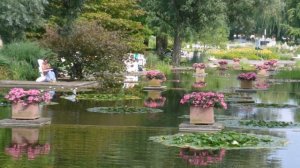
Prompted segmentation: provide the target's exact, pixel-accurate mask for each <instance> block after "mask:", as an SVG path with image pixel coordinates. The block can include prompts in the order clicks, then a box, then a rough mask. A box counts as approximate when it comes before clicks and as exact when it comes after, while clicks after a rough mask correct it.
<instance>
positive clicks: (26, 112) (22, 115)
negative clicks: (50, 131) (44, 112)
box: [11, 103, 40, 120]
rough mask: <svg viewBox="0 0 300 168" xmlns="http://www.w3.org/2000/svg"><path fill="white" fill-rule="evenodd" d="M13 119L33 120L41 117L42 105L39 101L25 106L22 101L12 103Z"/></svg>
mask: <svg viewBox="0 0 300 168" xmlns="http://www.w3.org/2000/svg"><path fill="white" fill-rule="evenodd" d="M11 118H12V119H19V120H33V119H38V118H40V107H39V104H38V103H33V104H28V105H26V106H23V105H22V103H13V104H12V116H11Z"/></svg>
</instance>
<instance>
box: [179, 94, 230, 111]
mask: <svg viewBox="0 0 300 168" xmlns="http://www.w3.org/2000/svg"><path fill="white" fill-rule="evenodd" d="M180 103H181V104H189V105H192V106H197V107H201V108H209V107H217V108H218V107H222V108H224V109H227V104H226V103H225V100H224V95H223V94H220V93H214V92H192V93H190V94H185V95H184V96H183V97H182V98H181V100H180Z"/></svg>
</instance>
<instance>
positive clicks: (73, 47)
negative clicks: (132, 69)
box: [43, 22, 128, 79]
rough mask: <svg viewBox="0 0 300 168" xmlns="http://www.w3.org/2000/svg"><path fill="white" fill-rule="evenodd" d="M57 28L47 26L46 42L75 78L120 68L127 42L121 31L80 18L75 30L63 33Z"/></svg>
mask: <svg viewBox="0 0 300 168" xmlns="http://www.w3.org/2000/svg"><path fill="white" fill-rule="evenodd" d="M57 32H58V29H52V28H50V29H48V30H47V33H46V34H45V36H44V38H43V43H44V45H45V46H48V47H49V48H51V49H53V51H55V52H56V53H58V57H59V58H64V59H65V60H66V61H65V62H64V64H62V65H61V66H65V67H67V68H68V69H67V70H68V72H69V74H70V75H71V77H72V78H77V79H83V78H88V77H95V76H96V74H95V72H97V73H103V72H110V73H115V72H120V71H122V70H123V68H124V63H123V60H124V58H125V54H126V53H127V51H128V50H127V44H125V42H124V40H122V36H121V34H120V33H119V32H111V31H107V30H105V29H104V28H102V27H101V26H100V25H98V24H97V23H96V22H77V23H76V24H74V27H73V29H72V32H71V33H70V34H69V35H67V36H60V35H59V34H58V33H57Z"/></svg>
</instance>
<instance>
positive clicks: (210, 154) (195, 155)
mask: <svg viewBox="0 0 300 168" xmlns="http://www.w3.org/2000/svg"><path fill="white" fill-rule="evenodd" d="M225 154H226V151H225V149H221V150H193V149H189V148H182V149H180V153H179V156H180V157H181V158H183V159H184V160H186V161H188V163H189V164H191V165H194V166H206V165H209V164H213V163H218V162H220V161H222V160H223V158H224V156H225Z"/></svg>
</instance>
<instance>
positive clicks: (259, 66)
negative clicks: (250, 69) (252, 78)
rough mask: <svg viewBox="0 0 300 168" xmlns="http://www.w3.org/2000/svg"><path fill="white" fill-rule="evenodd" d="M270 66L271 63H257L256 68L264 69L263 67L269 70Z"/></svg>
mask: <svg viewBox="0 0 300 168" xmlns="http://www.w3.org/2000/svg"><path fill="white" fill-rule="evenodd" d="M269 68H270V66H269V65H265V64H263V65H256V69H257V70H263V69H265V70H268V69H269Z"/></svg>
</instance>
